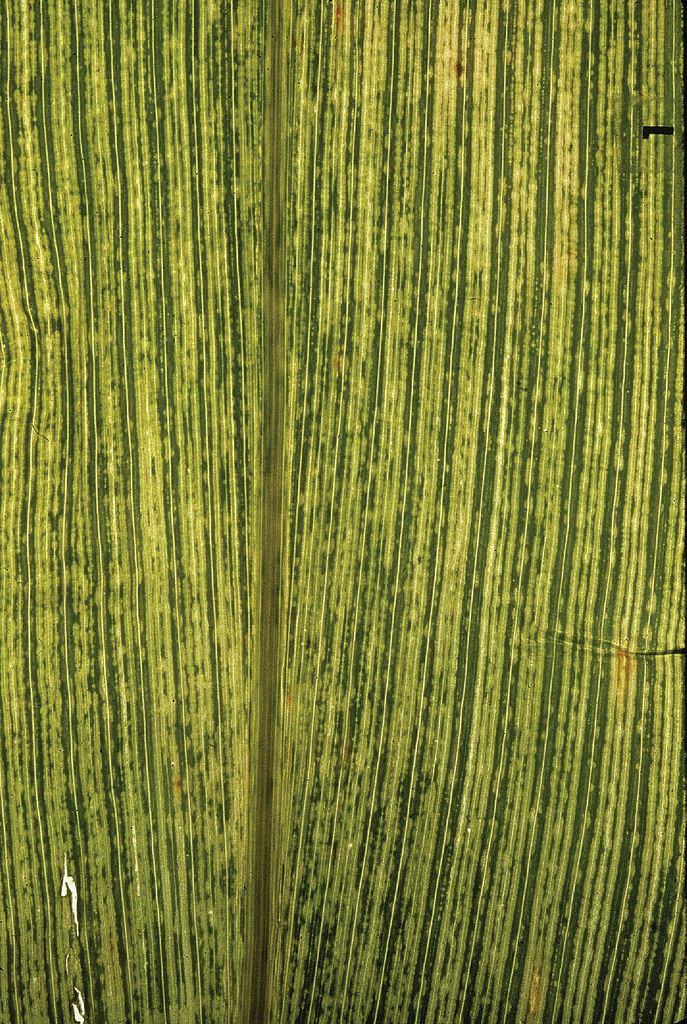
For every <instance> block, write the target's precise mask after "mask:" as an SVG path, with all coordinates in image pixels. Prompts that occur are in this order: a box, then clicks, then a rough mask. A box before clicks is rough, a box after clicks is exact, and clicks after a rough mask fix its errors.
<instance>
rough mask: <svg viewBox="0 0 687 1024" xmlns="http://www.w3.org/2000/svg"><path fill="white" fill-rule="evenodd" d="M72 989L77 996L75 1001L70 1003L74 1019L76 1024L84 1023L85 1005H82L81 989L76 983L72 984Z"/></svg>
mask: <svg viewBox="0 0 687 1024" xmlns="http://www.w3.org/2000/svg"><path fill="white" fill-rule="evenodd" d="M74 991H75V992H76V998H77V1002H76V1003H72V1011H73V1013H74V1020H75V1021H76V1024H84V1021H85V1020H86V1007H85V1006H84V1001H83V995H82V994H81V990H80V989H78V988H77V987H76V985H75V986H74Z"/></svg>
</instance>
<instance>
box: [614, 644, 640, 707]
mask: <svg viewBox="0 0 687 1024" xmlns="http://www.w3.org/2000/svg"><path fill="white" fill-rule="evenodd" d="M634 671H635V656H634V654H632V653H631V652H630V651H628V650H626V649H625V648H624V647H618V648H617V650H616V651H615V653H614V655H613V675H612V678H613V689H614V692H615V695H616V699H617V700H618V703H619V704H624V703H625V698H626V697H627V688H628V684H629V683H630V680H631V678H632V676H633V674H634Z"/></svg>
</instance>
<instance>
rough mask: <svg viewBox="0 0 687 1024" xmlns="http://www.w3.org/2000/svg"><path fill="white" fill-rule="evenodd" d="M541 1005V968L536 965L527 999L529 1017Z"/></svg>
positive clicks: (534, 1014) (535, 1013)
mask: <svg viewBox="0 0 687 1024" xmlns="http://www.w3.org/2000/svg"><path fill="white" fill-rule="evenodd" d="M540 1007H541V968H540V967H539V964H537V965H536V967H535V968H534V971H533V973H532V978H531V981H530V994H529V999H528V1010H529V1013H530V1017H535V1016H536V1015H537V1014H538V1013H539V1010H540Z"/></svg>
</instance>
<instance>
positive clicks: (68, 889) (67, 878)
mask: <svg viewBox="0 0 687 1024" xmlns="http://www.w3.org/2000/svg"><path fill="white" fill-rule="evenodd" d="M67 894H69V896H70V897H71V901H72V917H73V918H74V924H75V925H76V934H77V936H78V934H79V919H78V917H77V914H76V902H77V894H76V882H75V881H74V879H73V877H72V876H71V875H70V874H69V873H68V872H67V854H66V853H65V855H64V875H63V876H62V889H61V893H60V895H62V896H66V895H67Z"/></svg>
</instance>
